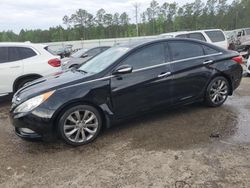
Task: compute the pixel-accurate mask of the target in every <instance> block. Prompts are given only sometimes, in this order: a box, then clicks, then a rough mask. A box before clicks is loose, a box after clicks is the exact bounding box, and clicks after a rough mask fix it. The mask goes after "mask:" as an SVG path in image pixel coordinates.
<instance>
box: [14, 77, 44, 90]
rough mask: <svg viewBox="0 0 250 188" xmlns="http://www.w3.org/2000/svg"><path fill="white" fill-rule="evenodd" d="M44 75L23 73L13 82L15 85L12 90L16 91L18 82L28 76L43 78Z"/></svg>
mask: <svg viewBox="0 0 250 188" xmlns="http://www.w3.org/2000/svg"><path fill="white" fill-rule="evenodd" d="M41 77H42V76H41V75H39V74H25V75H22V76H19V77H18V78H16V80H15V81H14V83H13V86H12V90H13V91H14V92H15V91H16V87H17V84H18V83H19V82H20V81H21V80H23V79H27V78H41Z"/></svg>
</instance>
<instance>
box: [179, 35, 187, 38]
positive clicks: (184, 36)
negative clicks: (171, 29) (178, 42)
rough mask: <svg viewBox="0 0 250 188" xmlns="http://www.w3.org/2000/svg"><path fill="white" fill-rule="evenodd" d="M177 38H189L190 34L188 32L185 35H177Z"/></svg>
mask: <svg viewBox="0 0 250 188" xmlns="http://www.w3.org/2000/svg"><path fill="white" fill-rule="evenodd" d="M176 37H177V38H188V36H187V35H186V34H183V35H176Z"/></svg>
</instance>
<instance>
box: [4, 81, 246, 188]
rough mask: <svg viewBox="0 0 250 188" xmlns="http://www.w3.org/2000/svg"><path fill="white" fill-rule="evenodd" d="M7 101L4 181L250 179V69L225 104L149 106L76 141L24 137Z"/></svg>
mask: <svg viewBox="0 0 250 188" xmlns="http://www.w3.org/2000/svg"><path fill="white" fill-rule="evenodd" d="M9 105H10V104H9V102H6V101H5V102H2V103H1V104H0V159H1V160H0V187H25V188H27V187H102V188H105V187H108V188H109V187H178V188H190V187H209V188H217V187H218V188H219V187H226V188H228V187H235V188H239V187H246V188H247V187H250V115H249V112H250V77H249V78H244V79H243V81H242V84H241V86H240V88H239V89H238V90H237V91H236V92H235V94H234V96H233V97H230V98H229V99H228V100H227V102H226V103H225V105H223V106H222V107H220V108H207V107H205V106H203V105H202V104H195V105H191V106H186V107H182V108H178V109H175V110H171V111H170V110H165V111H162V112H155V113H152V114H147V115H145V116H144V117H138V118H136V119H133V120H129V121H128V122H125V123H122V124H121V125H118V126H116V127H113V128H111V129H109V130H106V131H104V132H103V133H102V134H101V135H100V137H99V138H98V139H97V140H96V141H95V142H94V143H92V144H89V145H87V146H83V147H78V148H72V147H70V146H67V145H65V144H64V143H62V142H61V141H58V142H57V143H44V142H26V141H23V140H21V139H20V138H18V137H17V136H16V135H15V134H14V132H13V128H12V126H11V125H10V122H9V119H8V110H9ZM211 135H213V136H212V137H211Z"/></svg>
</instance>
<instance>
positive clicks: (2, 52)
mask: <svg viewBox="0 0 250 188" xmlns="http://www.w3.org/2000/svg"><path fill="white" fill-rule="evenodd" d="M5 62H8V48H7V47H0V63H5Z"/></svg>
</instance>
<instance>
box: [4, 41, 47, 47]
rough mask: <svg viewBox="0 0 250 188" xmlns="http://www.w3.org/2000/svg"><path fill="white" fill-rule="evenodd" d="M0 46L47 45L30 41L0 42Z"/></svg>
mask: <svg viewBox="0 0 250 188" xmlns="http://www.w3.org/2000/svg"><path fill="white" fill-rule="evenodd" d="M0 46H15V47H42V48H45V47H47V46H48V45H44V44H35V43H31V42H0Z"/></svg>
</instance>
